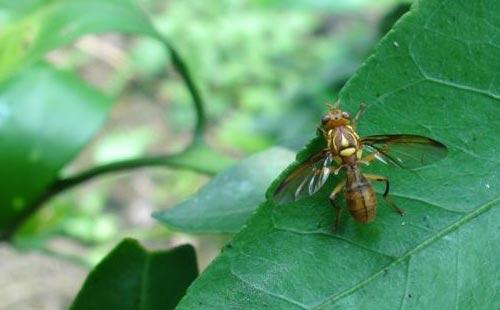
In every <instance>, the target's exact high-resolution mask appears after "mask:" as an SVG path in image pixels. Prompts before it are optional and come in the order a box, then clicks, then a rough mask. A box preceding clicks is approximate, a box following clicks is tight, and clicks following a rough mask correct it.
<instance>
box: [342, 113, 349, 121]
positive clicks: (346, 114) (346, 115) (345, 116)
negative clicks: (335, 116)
mask: <svg viewBox="0 0 500 310" xmlns="http://www.w3.org/2000/svg"><path fill="white" fill-rule="evenodd" d="M342 117H343V118H347V119H351V114H349V113H348V112H342Z"/></svg>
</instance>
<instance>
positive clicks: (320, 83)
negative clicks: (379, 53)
mask: <svg viewBox="0 0 500 310" xmlns="http://www.w3.org/2000/svg"><path fill="white" fill-rule="evenodd" d="M139 3H140V5H141V6H142V7H143V8H144V10H145V11H146V12H147V13H148V14H149V15H150V16H151V18H152V19H153V20H154V22H155V25H156V26H157V28H158V29H159V30H160V32H162V33H163V34H164V35H165V36H166V37H167V38H169V40H170V41H171V42H172V43H173V44H174V45H175V46H176V47H177V49H178V50H179V51H180V53H181V54H182V55H183V57H184V58H185V60H186V62H187V64H188V65H189V67H190V69H191V72H192V74H193V76H194V78H195V80H196V82H197V83H198V85H199V86H200V87H201V92H202V94H203V96H204V97H205V99H206V102H207V106H206V110H207V114H208V118H209V128H208V132H207V134H206V135H207V140H208V141H209V144H210V145H211V146H212V147H213V148H215V149H217V150H220V151H221V152H223V153H225V154H228V155H230V156H232V157H234V158H244V157H246V156H248V155H250V154H252V153H255V152H258V151H261V150H265V149H267V148H269V147H271V146H274V145H283V146H286V147H288V148H290V149H292V150H296V149H298V148H300V147H301V146H302V145H303V144H304V143H305V142H307V141H308V140H309V139H310V138H311V137H312V136H313V135H315V127H316V125H317V122H318V119H319V117H320V116H321V114H322V112H323V111H324V107H325V106H324V103H325V102H326V101H332V100H333V99H334V98H335V96H336V92H337V91H338V90H339V89H340V88H341V87H342V85H343V84H344V83H345V81H346V80H347V79H348V78H349V77H350V76H351V75H352V74H353V73H354V72H355V70H356V69H357V68H358V67H359V66H360V65H361V63H362V61H363V60H364V59H365V58H366V57H367V55H369V53H370V51H371V50H372V49H373V47H374V45H375V44H376V42H377V41H378V40H379V39H380V37H381V36H383V35H384V33H385V32H386V31H387V30H388V29H389V28H390V27H391V25H392V24H393V23H394V22H395V21H396V20H397V19H398V18H399V17H400V16H401V14H403V13H404V12H406V10H407V9H408V3H407V1H396V0H380V1H372V0H351V1H349V0H340V1H327V0H310V1H299V0H282V1H272V0H246V1H245V0H218V1H203V0H169V1H167V0H142V1H140V2H139ZM14 19H15V17H14V16H11V15H9V11H8V7H4V8H2V9H1V10H0V26H5V25H7V24H8V23H9V22H12V21H13V20H14ZM47 58H48V60H49V61H50V62H51V63H52V64H54V65H56V66H57V67H59V68H63V69H71V70H74V71H76V72H78V74H79V75H80V76H81V77H82V78H83V79H85V80H86V81H88V82H89V83H91V84H92V85H94V86H96V87H97V88H99V89H100V90H102V91H104V92H105V93H107V94H110V95H112V96H116V97H117V98H119V99H118V102H117V103H116V104H115V106H114V108H113V109H112V111H111V114H110V115H109V118H108V120H107V122H106V124H105V126H104V128H102V129H101V130H100V132H99V134H98V136H97V137H95V138H94V140H93V141H92V143H91V144H90V145H88V146H87V147H86V148H85V149H84V151H83V152H82V153H81V154H80V155H79V156H78V158H77V159H76V160H74V161H73V162H72V163H71V165H70V166H69V167H67V169H66V170H67V171H66V173H71V172H75V171H80V170H82V169H83V168H85V167H91V166H95V165H98V164H103V163H109V162H113V161H115V160H119V159H125V158H135V157H138V156H144V155H148V154H158V153H165V152H175V151H179V150H181V149H182V148H183V147H184V146H186V145H187V144H188V143H189V141H190V139H191V136H192V131H193V127H194V123H195V114H194V112H193V108H192V102H191V98H190V96H189V93H188V92H187V91H186V87H185V85H184V84H183V82H182V80H181V79H180V78H179V76H178V74H177V73H176V72H175V71H174V70H173V69H172V67H171V66H170V64H169V62H170V59H169V57H168V55H166V54H165V52H164V47H163V46H161V45H160V43H158V42H157V41H154V40H153V39H145V38H134V37H127V36H122V35H116V34H106V35H99V36H94V35H91V36H85V37H83V38H81V39H80V40H78V41H77V42H75V43H74V44H72V45H71V46H68V47H65V48H63V49H59V50H56V51H54V52H51V53H50V54H49V55H48V56H47ZM208 180H209V178H208V177H207V176H204V175H200V174H199V173H195V172H192V171H187V170H170V169H165V168H148V169H141V170H135V171H131V172H129V173H120V174H117V175H108V176H105V177H101V178H98V179H95V180H92V181H90V182H87V183H85V184H84V185H82V186H79V187H76V188H74V189H72V190H70V191H68V192H65V193H63V194H62V195H59V196H57V197H56V199H53V200H52V201H50V203H49V205H48V206H47V207H45V208H43V209H42V210H41V211H40V212H38V213H37V214H36V216H35V217H33V218H31V219H30V220H29V221H28V222H27V223H26V224H25V225H24V226H23V227H22V229H21V231H20V232H19V233H18V234H17V235H16V238H15V240H14V245H15V247H16V249H15V250H13V249H12V248H11V247H10V246H6V245H3V246H2V247H0V261H2V260H3V261H4V263H0V266H1V265H2V264H4V265H3V268H0V270H1V269H3V270H5V269H4V268H10V269H9V270H10V271H9V272H10V273H11V274H7V275H1V274H0V279H2V278H3V279H8V278H9V277H14V276H13V275H14V274H16V272H15V270H14V269H12V268H20V269H21V268H31V269H33V270H35V269H40V268H46V269H47V270H56V271H65V270H72V272H68V273H67V274H66V278H65V276H64V275H60V277H59V278H60V279H59V278H57V279H58V280H56V281H55V282H57V281H59V282H60V283H59V284H58V283H54V284H51V285H53V287H52V286H51V287H40V285H39V284H40V282H43V281H42V280H41V279H42V278H43V277H47V276H50V272H45V273H44V272H41V273H40V274H38V273H35V275H34V274H33V273H27V274H26V275H25V276H24V277H23V276H21V277H19V276H17V278H16V281H17V283H18V284H19V285H23V286H28V287H30V286H33V289H32V290H31V291H32V292H33V293H32V294H31V295H30V296H18V295H19V294H20V293H19V294H17V295H16V293H13V292H14V291H15V290H14V289H11V291H9V290H8V289H7V290H4V293H3V294H2V293H0V300H4V301H5V300H6V301H7V303H6V304H7V305H9V307H10V308H11V309H12V308H23V307H26V306H29V305H43V306H42V308H44V309H46V308H59V307H64V306H65V305H67V304H68V303H69V302H71V300H72V298H73V296H74V294H75V292H76V290H77V289H78V288H79V287H80V285H81V283H82V281H83V278H84V277H85V275H86V273H87V272H88V270H89V269H90V268H91V267H92V266H93V265H94V264H96V263H97V262H98V261H99V260H100V259H101V258H102V257H103V255H105V254H106V253H107V252H108V251H109V250H110V249H111V248H112V247H113V246H114V245H115V244H116V243H117V242H119V240H121V239H122V238H123V237H126V236H128V237H134V238H138V239H140V240H141V241H142V242H143V243H145V244H146V245H148V246H149V247H152V248H155V247H157V248H167V247H169V246H172V245H176V244H180V243H185V242H189V243H191V244H193V245H195V247H196V248H197V254H198V260H199V264H200V267H201V268H204V267H205V266H206V265H207V264H208V263H209V262H210V261H211V259H213V257H214V256H215V255H216V254H217V253H218V252H219V249H220V247H221V246H222V245H223V244H224V243H225V242H226V240H227V239H228V238H229V236H201V237H200V236H196V237H194V236H189V235H184V234H180V233H175V232H172V231H168V230H167V229H166V228H165V227H163V226H161V225H160V224H158V223H157V222H155V221H154V220H153V219H152V218H151V213H152V212H153V211H156V210H160V209H165V208H170V207H173V206H175V205H176V204H177V203H179V202H181V201H182V200H183V199H185V198H187V197H189V196H190V195H192V194H193V193H194V192H196V191H197V189H199V188H200V187H201V186H202V185H203V184H205V183H206V182H207V181H208ZM20 249H21V250H24V251H25V252H19V250H20ZM28 250H29V251H30V252H29V253H30V254H28V252H27V251H28ZM33 250H36V251H35V252H33ZM33 253H34V254H33ZM33 255H34V256H33ZM47 255H48V256H47ZM2 257H3V258H2ZM47 259H49V261H47ZM14 262H15V263H14ZM9 264H10V265H9ZM44 264H48V266H46V265H44ZM13 266H14V267H13ZM51 268H55V269H51ZM23 270H24V269H23ZM0 272H1V271H0ZM4 272H5V271H4ZM17 274H19V273H17ZM37 281H38V282H37ZM1 282H2V280H0V284H1ZM5 285H7V284H5ZM8 285H11V286H12V284H8ZM0 286H1V285H0ZM58 288H59V290H58ZM46 291H50V293H47V292H46ZM24 294H26V293H25V292H24ZM47 294H49V295H50V294H52V295H51V296H52V297H51V296H49V297H48V296H47ZM9 298H10V299H9Z"/></svg>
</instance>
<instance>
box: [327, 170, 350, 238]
mask: <svg viewBox="0 0 500 310" xmlns="http://www.w3.org/2000/svg"><path fill="white" fill-rule="evenodd" d="M345 182H346V180H345V179H344V180H342V181H340V182H339V183H338V184H337V185H336V186H335V188H334V189H333V191H332V193H331V194H330V197H329V199H330V203H331V204H332V206H333V208H334V209H335V223H334V226H333V233H334V234H335V233H337V230H338V228H339V225H340V211H342V209H341V208H340V206H339V204H338V203H336V202H335V198H337V195H338V193H340V191H342V189H343V188H344V186H345Z"/></svg>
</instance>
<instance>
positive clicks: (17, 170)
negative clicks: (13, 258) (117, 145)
mask: <svg viewBox="0 0 500 310" xmlns="http://www.w3.org/2000/svg"><path fill="white" fill-rule="evenodd" d="M111 104H112V102H111V100H109V98H106V97H104V96H103V95H102V94H100V93H99V92H96V91H95V90H93V89H91V88H89V87H87V86H86V85H85V84H84V83H83V82H82V81H80V80H79V79H77V78H76V77H74V76H73V75H72V74H70V73H68V72H61V71H57V70H55V69H53V68H52V67H50V66H48V65H44V64H38V65H35V66H32V67H29V68H27V69H26V70H23V71H21V72H19V73H18V74H17V75H15V76H14V77H13V78H12V79H10V80H9V81H7V82H3V83H0V150H1V151H0V163H2V169H0V206H1V207H0V235H2V234H3V230H4V229H8V228H9V226H10V225H11V224H12V223H13V222H15V221H16V219H17V217H18V215H19V214H20V213H23V211H24V210H25V208H26V206H27V205H28V204H29V203H31V202H32V201H33V200H35V199H36V198H37V197H38V196H39V194H40V193H41V192H43V191H44V190H45V188H47V186H49V185H50V184H51V183H52V181H53V180H54V179H55V178H56V176H57V175H58V172H59V170H60V169H61V168H62V167H63V166H64V165H66V163H68V162H69V161H70V160H71V159H73V158H74V157H75V156H76V154H77V153H78V152H79V151H80V149H81V148H82V147H83V146H84V145H85V144H86V143H87V142H88V140H89V139H90V138H91V137H92V136H93V135H94V134H95V132H96V131H97V130H98V129H99V128H100V126H101V124H102V123H103V122H104V120H105V117H106V115H107V113H108V110H109V108H110V107H111Z"/></svg>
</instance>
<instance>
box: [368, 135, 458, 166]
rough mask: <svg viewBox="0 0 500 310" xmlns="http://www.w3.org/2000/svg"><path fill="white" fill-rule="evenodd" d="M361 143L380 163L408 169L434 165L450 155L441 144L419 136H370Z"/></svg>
mask: <svg viewBox="0 0 500 310" xmlns="http://www.w3.org/2000/svg"><path fill="white" fill-rule="evenodd" d="M361 143H362V144H363V146H364V148H363V149H364V150H367V151H368V152H373V153H375V155H374V156H375V158H377V159H378V160H379V161H381V162H383V163H386V164H392V165H395V166H397V167H401V168H406V169H414V168H418V167H422V166H425V165H429V164H432V163H434V162H436V161H438V160H441V159H443V158H444V157H446V154H448V150H447V149H446V146H445V145H444V144H442V143H441V142H438V141H436V140H433V139H430V138H427V137H424V136H417V135H377V136H368V137H363V138H362V139H361Z"/></svg>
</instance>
